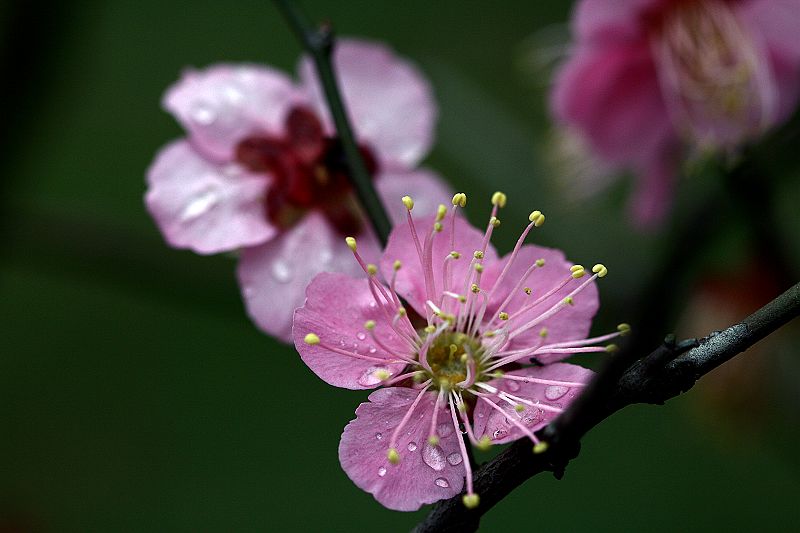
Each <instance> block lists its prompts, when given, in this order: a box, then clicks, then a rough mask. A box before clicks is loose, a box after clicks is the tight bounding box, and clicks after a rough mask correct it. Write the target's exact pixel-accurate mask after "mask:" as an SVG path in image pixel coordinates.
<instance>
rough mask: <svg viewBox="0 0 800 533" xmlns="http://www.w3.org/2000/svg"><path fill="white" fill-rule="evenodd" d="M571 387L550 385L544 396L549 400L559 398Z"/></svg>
mask: <svg viewBox="0 0 800 533" xmlns="http://www.w3.org/2000/svg"><path fill="white" fill-rule="evenodd" d="M568 390H569V387H564V386H563V385H550V386H549V387H547V388H546V389H545V390H544V397H545V398H547V399H548V400H558V399H559V398H561V397H562V396H564V395H565V394H566V393H567V391H568Z"/></svg>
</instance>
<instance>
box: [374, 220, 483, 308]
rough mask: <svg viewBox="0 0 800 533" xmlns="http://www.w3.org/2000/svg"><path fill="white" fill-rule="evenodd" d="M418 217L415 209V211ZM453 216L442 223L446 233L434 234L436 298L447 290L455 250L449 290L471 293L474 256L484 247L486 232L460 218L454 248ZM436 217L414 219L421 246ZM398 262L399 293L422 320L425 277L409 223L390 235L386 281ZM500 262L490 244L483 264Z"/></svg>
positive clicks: (385, 255) (383, 267)
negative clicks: (446, 279)
mask: <svg viewBox="0 0 800 533" xmlns="http://www.w3.org/2000/svg"><path fill="white" fill-rule="evenodd" d="M414 213H416V207H414ZM451 216H452V215H450V214H448V215H447V217H446V218H445V219H444V220H443V221H442V225H443V229H442V231H441V232H439V233H435V234H434V240H433V254H432V258H433V262H432V263H433V278H434V282H435V284H436V292H435V294H437V295H438V294H441V290H442V287H443V286H444V264H445V258H446V257H447V256H448V254H450V252H451V251H453V250H455V251H457V252H459V253H460V254H461V258H460V259H456V260H450V262H451V265H452V266H451V272H452V276H451V278H452V280H453V285H454V286H453V287H449V289H451V290H453V291H455V292H458V293H461V294H464V293H465V291H466V290H468V288H469V287H468V285H467V279H468V278H467V276H468V273H469V272H470V261H472V256H473V253H474V252H475V251H476V250H480V249H481V246H482V244H483V235H484V234H483V232H481V231H479V230H477V229H475V228H474V227H472V226H471V225H470V224H469V222H467V221H465V220H464V219H463V218H462V217H460V216H457V217H456V220H455V241H454V243H455V245H454V246H452V245H451V243H450V238H451V228H452V221H451ZM433 223H434V218H433V217H414V225H415V227H416V228H417V234H418V236H419V240H420V243H421V245H422V246H424V243H425V237H426V235H430V234H431V232H432V231H433ZM395 260H400V262H401V263H402V264H403V266H402V268H401V269H400V270H399V271H398V272H397V285H396V289H397V293H398V294H400V295H401V296H402V297H403V298H405V299H406V301H408V303H409V304H411V306H412V307H413V308H414V309H415V310H416V311H417V312H418V313H419V314H420V315H422V316H425V315H426V309H425V300H426V299H427V298H426V296H425V274H424V271H423V268H422V265H421V262H420V258H419V254H418V253H417V249H416V247H415V245H414V240H413V238H412V236H411V229H410V226H409V225H408V222H405V223H403V224H399V225H397V226H395V227H394V229H393V230H392V233H391V234H390V235H389V242H388V243H387V245H386V250H385V251H384V253H383V257H382V258H381V270H382V271H383V275H384V277H386V279H389V278H390V277H391V275H392V265H393V264H394V261H395ZM496 260H497V252H496V251H495V249H494V247H493V246H492V244H491V243H489V245H488V247H487V249H486V253H485V256H484V260H483V262H484V264H487V265H489V264H492V263H493V262H495V261H496Z"/></svg>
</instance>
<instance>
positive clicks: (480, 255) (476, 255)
mask: <svg viewBox="0 0 800 533" xmlns="http://www.w3.org/2000/svg"><path fill="white" fill-rule="evenodd" d="M472 257H474V258H475V259H483V252H482V251H480V250H475V253H473V254H472Z"/></svg>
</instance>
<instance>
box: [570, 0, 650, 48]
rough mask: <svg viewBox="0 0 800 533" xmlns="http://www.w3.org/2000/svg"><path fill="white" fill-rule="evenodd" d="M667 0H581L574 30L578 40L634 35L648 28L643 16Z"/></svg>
mask: <svg viewBox="0 0 800 533" xmlns="http://www.w3.org/2000/svg"><path fill="white" fill-rule="evenodd" d="M659 4H666V2H665V1H664V0H624V1H622V2H620V1H619V0H582V1H580V2H578V3H577V4H576V6H575V13H574V15H573V17H572V31H573V33H574V34H575V36H576V37H577V38H578V39H579V40H582V41H583V40H588V41H595V42H596V41H605V42H607V41H614V40H623V39H635V38H638V37H640V36H641V35H642V34H643V33H644V30H645V26H644V25H643V24H642V23H641V20H640V19H641V17H642V15H643V13H644V12H645V11H647V10H648V9H657V8H658V7H659Z"/></svg>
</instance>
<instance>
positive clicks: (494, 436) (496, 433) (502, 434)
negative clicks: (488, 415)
mask: <svg viewBox="0 0 800 533" xmlns="http://www.w3.org/2000/svg"><path fill="white" fill-rule="evenodd" d="M506 435H508V431H506V430H505V429H495V430H494V433H492V440H497V439H502V438H503V437H505V436H506Z"/></svg>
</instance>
